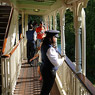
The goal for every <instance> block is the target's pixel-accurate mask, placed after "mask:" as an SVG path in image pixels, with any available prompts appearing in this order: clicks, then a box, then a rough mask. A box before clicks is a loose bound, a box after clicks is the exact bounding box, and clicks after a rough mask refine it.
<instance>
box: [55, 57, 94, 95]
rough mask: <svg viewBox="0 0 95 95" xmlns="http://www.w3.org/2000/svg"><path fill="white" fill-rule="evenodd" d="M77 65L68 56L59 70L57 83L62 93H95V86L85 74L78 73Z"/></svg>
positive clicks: (75, 94) (62, 94)
mask: <svg viewBox="0 0 95 95" xmlns="http://www.w3.org/2000/svg"><path fill="white" fill-rule="evenodd" d="M75 68H76V66H75V64H74V63H72V62H71V61H70V59H69V58H68V57H66V61H65V62H64V63H63V65H62V66H61V67H60V68H59V70H58V71H57V76H56V83H57V85H58V88H59V91H60V93H61V95H95V87H94V86H93V84H92V83H91V82H90V81H89V80H88V79H87V77H85V76H84V75H83V74H81V73H80V74H77V73H76V69H75Z"/></svg>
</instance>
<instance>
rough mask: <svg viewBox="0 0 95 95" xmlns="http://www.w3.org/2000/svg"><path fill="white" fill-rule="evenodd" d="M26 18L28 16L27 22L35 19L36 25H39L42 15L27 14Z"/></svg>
mask: <svg viewBox="0 0 95 95" xmlns="http://www.w3.org/2000/svg"><path fill="white" fill-rule="evenodd" d="M28 18H29V19H28V22H30V21H32V22H33V21H36V22H37V24H38V25H39V23H40V21H43V19H42V16H36V15H29V17H28Z"/></svg>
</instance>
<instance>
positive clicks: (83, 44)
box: [82, 8, 86, 76]
mask: <svg viewBox="0 0 95 95" xmlns="http://www.w3.org/2000/svg"><path fill="white" fill-rule="evenodd" d="M82 71H83V74H84V75H85V76H86V21H85V10H84V8H82Z"/></svg>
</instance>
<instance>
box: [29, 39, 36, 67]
mask: <svg viewBox="0 0 95 95" xmlns="http://www.w3.org/2000/svg"><path fill="white" fill-rule="evenodd" d="M30 53H31V58H33V57H34V54H35V42H34V41H33V42H31V50H30ZM33 63H34V60H33V61H32V62H31V63H30V65H31V66H33Z"/></svg>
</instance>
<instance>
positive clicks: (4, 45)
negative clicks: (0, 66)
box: [2, 8, 14, 53]
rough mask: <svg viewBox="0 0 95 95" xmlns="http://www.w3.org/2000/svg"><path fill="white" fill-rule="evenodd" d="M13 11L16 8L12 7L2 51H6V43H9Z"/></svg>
mask: <svg viewBox="0 0 95 95" xmlns="http://www.w3.org/2000/svg"><path fill="white" fill-rule="evenodd" d="M13 11H14V8H11V12H10V16H9V20H8V24H7V27H6V32H5V38H4V43H3V48H2V53H4V52H5V48H6V43H7V37H8V33H9V28H10V24H11V19H12V15H13Z"/></svg>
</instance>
